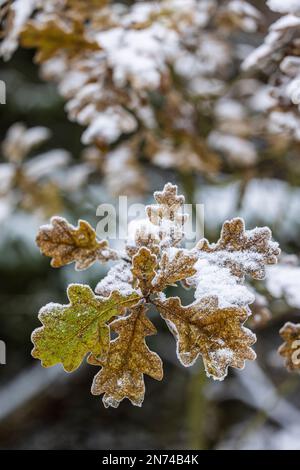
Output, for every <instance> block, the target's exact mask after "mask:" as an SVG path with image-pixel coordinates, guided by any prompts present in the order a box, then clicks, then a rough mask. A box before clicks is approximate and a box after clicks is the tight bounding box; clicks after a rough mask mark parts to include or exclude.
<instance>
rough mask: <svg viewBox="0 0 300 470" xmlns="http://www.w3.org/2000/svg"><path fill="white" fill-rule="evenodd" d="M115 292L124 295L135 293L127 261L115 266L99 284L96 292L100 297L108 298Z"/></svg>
mask: <svg viewBox="0 0 300 470" xmlns="http://www.w3.org/2000/svg"><path fill="white" fill-rule="evenodd" d="M114 290H117V291H118V292H120V293H121V294H122V295H129V294H132V293H133V292H134V288H133V275H132V272H131V269H130V265H129V264H128V263H127V262H126V261H120V262H119V263H118V264H116V265H114V266H113V267H112V268H111V269H110V270H109V271H108V273H107V275H106V276H105V277H104V278H103V279H102V280H101V281H100V282H98V284H97V286H96V289H95V292H96V294H98V295H102V296H104V297H108V296H109V295H110V294H111V292H113V291H114Z"/></svg>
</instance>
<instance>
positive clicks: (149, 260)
mask: <svg viewBox="0 0 300 470" xmlns="http://www.w3.org/2000/svg"><path fill="white" fill-rule="evenodd" d="M156 268H157V257H156V256H155V255H154V254H152V253H151V251H150V250H149V249H148V248H145V247H142V248H140V249H139V251H138V253H137V254H136V255H134V257H133V258H132V274H133V276H134V277H135V278H136V279H138V287H139V288H140V289H141V291H142V293H143V294H144V295H147V294H148V293H149V292H150V291H151V290H152V289H153V286H152V280H153V279H154V277H155V275H156V271H155V270H156Z"/></svg>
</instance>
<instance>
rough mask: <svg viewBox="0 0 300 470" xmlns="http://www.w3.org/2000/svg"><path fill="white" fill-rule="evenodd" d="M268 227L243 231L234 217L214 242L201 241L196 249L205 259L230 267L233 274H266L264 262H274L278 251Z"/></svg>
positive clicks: (261, 275)
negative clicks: (206, 256) (206, 255)
mask: <svg viewBox="0 0 300 470" xmlns="http://www.w3.org/2000/svg"><path fill="white" fill-rule="evenodd" d="M271 237H272V232H271V230H270V229H269V228H268V227H260V228H255V229H253V230H245V223H244V221H243V219H240V218H235V219H232V220H230V221H227V222H225V223H224V224H223V228H222V231H221V237H220V239H219V241H218V242H217V243H214V244H209V242H208V241H207V240H206V239H204V240H201V241H200V242H199V243H198V245H197V249H198V250H200V252H201V253H204V254H206V253H207V254H208V255H209V257H208V260H209V261H211V262H215V263H216V264H219V265H223V266H225V267H227V268H229V269H230V271H231V272H232V274H233V275H235V276H237V277H240V278H242V277H243V276H244V275H245V274H250V275H251V276H252V277H253V278H254V279H263V278H264V277H265V265H267V264H275V263H276V262H277V256H278V255H279V254H280V249H279V248H278V243H276V242H273V241H272V240H271Z"/></svg>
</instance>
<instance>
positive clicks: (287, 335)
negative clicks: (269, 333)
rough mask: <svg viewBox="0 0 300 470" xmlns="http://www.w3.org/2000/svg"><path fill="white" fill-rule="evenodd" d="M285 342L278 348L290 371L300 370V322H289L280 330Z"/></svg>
mask: <svg viewBox="0 0 300 470" xmlns="http://www.w3.org/2000/svg"><path fill="white" fill-rule="evenodd" d="M280 335H281V337H282V339H283V340H284V343H283V344H282V345H281V346H280V348H279V349H278V352H279V354H280V355H281V356H282V357H283V358H284V359H285V365H286V367H287V369H288V370H289V371H291V372H292V371H298V372H299V371H300V324H295V323H291V322H287V323H286V324H285V325H284V326H283V327H282V328H281V330H280Z"/></svg>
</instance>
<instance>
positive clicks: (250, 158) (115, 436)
mask: <svg viewBox="0 0 300 470" xmlns="http://www.w3.org/2000/svg"><path fill="white" fill-rule="evenodd" d="M2 3H4V2H2ZM113 3H116V2H113ZM123 3H127V4H129V7H128V8H131V7H132V5H134V4H136V3H139V2H123ZM153 3H154V2H153ZM158 3H159V2H158ZM194 3H196V4H201V3H203V2H201V1H198V2H197V1H196V2H194ZM232 3H234V2H216V4H217V8H218V9H219V10H220V9H221V7H222V5H221V4H223V6H224V5H225V4H226V5H229V4H232ZM235 3H240V4H243V3H244V2H235ZM249 4H250V5H251V6H253V7H257V8H258V11H259V12H260V16H259V17H258V18H256V19H255V15H254V13H253V11H252V10H251V11H250V13H251V14H249V12H248V13H247V9H246V10H245V9H242V10H238V11H239V14H238V16H234V15H236V13H235V11H236V10H234V9H232V8H231V10H230V9H228V11H229V13H228V11H227V10H226V11H225V10H224V11H222V12H221V13H222V15H221V14H220V17H219V21H220V22H219V26H220V25H221V26H222V27H223V28H224V31H225V32H224V33H222V34H223V35H221V37H220V36H218V37H217V38H214V34H215V33H216V30H218V28H217V25H216V24H211V23H209V25H208V26H205V28H204V27H203V28H204V29H205V34H206V35H207V36H206V37H205V38H204V40H203V43H204V44H208V41H211V43H209V44H210V45H209V47H208V51H205V54H204V55H202V56H201V59H200V58H199V57H198V58H199V61H200V62H201V66H202V68H203V69H204V72H203V69H201V68H200V69H197V67H196V69H195V71H194V72H193V77H189V80H190V81H193V83H194V85H193V87H191V86H189V87H187V86H186V83H185V82H184V81H183V82H180V81H179V82H178V81H176V80H177V79H176V77H175V78H174V77H173V76H172V77H173V78H172V81H170V82H169V83H168V84H166V85H165V88H164V87H162V86H161V84H160V86H159V87H158V91H157V90H155V91H153V90H150V91H149V94H150V95H151V100H152V101H151V106H153V108H155V110H156V114H155V119H156V124H155V129H154V130H153V128H151V126H150V125H149V126H148V128H147V129H146V130H145V128H146V127H147V126H146V125H145V126H144V127H143V126H142V130H141V128H138V129H137V130H135V132H134V136H133V137H132V139H137V138H140V136H141V134H142V132H144V134H143V139H144V141H145V142H146V143H147V144H148V146H150V147H149V148H148V147H147V151H145V148H144V147H141V146H139V147H137V146H136V140H134V141H131V140H129V139H127V140H126V139H124V138H123V137H122V135H121V136H119V137H118V140H117V141H116V142H103V140H104V138H103V139H102V140H101V142H99V141H97V142H96V144H97V145H95V142H89V144H93V146H91V145H89V146H88V147H87V146H86V145H84V143H82V142H81V136H82V132H83V131H84V126H82V125H80V123H78V122H71V121H70V120H69V119H68V115H67V112H66V110H65V102H66V97H65V96H61V95H64V94H63V93H61V92H60V93H59V91H58V87H57V85H56V84H55V83H52V82H51V81H45V80H44V79H43V77H42V76H41V69H40V66H39V65H37V64H36V63H35V61H34V55H35V54H34V51H33V50H32V49H29V50H28V49H23V48H20V49H18V50H17V51H16V52H15V53H14V55H13V57H12V58H11V60H9V61H8V62H4V61H0V79H1V80H3V81H5V83H6V86H7V98H6V104H5V105H0V118H1V121H0V136H1V141H2V144H3V146H2V153H0V221H1V224H0V253H1V256H0V340H2V341H4V342H5V344H6V364H5V365H0V448H1V449H211V448H213V449H300V398H299V397H300V380H299V375H297V374H292V373H289V372H288V371H287V370H286V369H285V367H284V361H283V359H282V358H281V357H280V356H279V355H278V353H277V348H278V346H279V345H280V344H282V339H281V338H280V335H279V330H280V328H281V327H282V326H283V324H284V323H285V322H286V321H293V322H295V323H297V322H299V318H300V268H299V261H298V260H299V258H298V257H299V254H300V159H299V140H298V136H297V132H299V129H300V126H299V122H300V118H299V109H298V107H297V103H296V105H295V104H291V102H290V101H289V102H287V97H286V96H285V97H284V96H283V93H284V92H286V87H287V85H288V84H287V83H286V79H285V78H282V76H281V75H280V74H281V73H282V74H283V73H284V72H283V71H282V70H283V68H282V67H281V69H280V61H281V64H282V61H283V59H284V58H285V57H286V56H287V55H289V56H290V55H291V54H292V52H291V47H290V45H291V41H292V40H294V38H295V36H296V37H297V34H298V36H299V29H298V33H296V32H295V31H294V30H293V31H292V34H291V31H289V32H288V34H289V41H290V42H289V43H288V42H287V39H286V38H285V39H284V40H282V41H283V42H282V44H283V45H282V47H283V48H284V51H285V52H284V53H282V55H281V56H280V57H276V58H274V57H272V60H271V63H268V64H267V66H266V68H264V67H262V68H259V70H256V71H255V73H254V75H253V74H252V75H251V76H250V72H249V71H244V72H242V73H241V72H240V67H241V63H242V62H243V60H244V59H245V58H246V57H247V56H249V54H250V53H251V52H252V51H253V50H255V48H256V47H257V46H258V45H259V44H261V43H263V40H264V37H265V36H266V34H267V32H268V28H269V26H270V25H271V24H272V23H273V22H274V21H276V20H277V19H278V18H279V13H287V12H284V11H283V12H278V11H273V12H272V11H270V10H269V9H268V7H267V5H265V2H254V1H253V2H249ZM0 6H1V5H0ZM231 6H232V5H231ZM174 8H175V10H176V7H174ZM228 8H229V6H228ZM240 8H241V7H240ZM232 11H233V13H232ZM241 11H242V13H241ZM225 13H226V14H225ZM226 15H227V16H226ZM230 15H231V16H230ZM247 15H248V16H247ZM249 17H250V18H252V20H253V18H254V19H255V21H257V27H256V29H255V28H254V26H251V25H250V23H249V21H250V20H249ZM221 18H223V19H222V21H221ZM237 18H238V19H239V21H240V23H239V24H238V28H237V30H235V29H234V28H233V25H235V26H236V24H237ZM245 18H246V19H247V18H248V19H247V21H248V22H247V21H246V20H245ZM229 19H230V21H231V22H230V21H229ZM189 21H190V20H189ZM253 21H254V20H253ZM243 22H244V23H243ZM225 25H227V27H226V28H225ZM228 25H229V26H228ZM249 25H250V26H249ZM194 27H195V28H196V27H198V28H199V26H197V25H195V26H194ZM200 29H201V28H200ZM287 30H288V27H287V29H286V30H285V32H286V31H287ZM182 31H184V28H183V30H182ZM182 31H179V32H178V34H179V35H180V34H184V33H183V32H182ZM201 34H202V33H201ZM218 34H219V32H218ZM282 34H283V33H282ZM196 37H197V36H196ZM299 37H300V36H299ZM194 39H195V38H194ZM213 40H214V41H215V42H216V43H215V44H214V46H213ZM279 40H281V38H279ZM217 41H219V42H221V43H222V44H223V45H225V43H226V44H227V43H228V44H230V48H231V50H233V49H234V51H235V52H234V53H229V52H228V54H233V55H230V58H229V60H228V63H223V64H213V63H212V59H211V55H215V51H216V49H214V47H217ZM298 41H299V39H298ZM228 44H227V46H226V47H229V46H228ZM297 44H298V49H297V51H296V52H294V53H295V55H297V57H298V58H299V56H300V52H299V42H298V43H297ZM193 47H194V46H193V44H191V43H188V47H187V51H188V52H186V55H183V57H181V65H182V67H183V69H184V68H185V69H187V68H189V66H188V62H187V64H185V65H184V64H183V62H184V59H185V58H186V57H187V56H188V54H192V53H193V54H195V55H197V51H196V52H195V50H194V49H193ZM287 47H289V52H286V49H287ZM271 52H272V51H271ZM271 52H270V53H269V54H270V55H271ZM138 53H139V52H136V54H137V55H138ZM199 54H200V53H199ZM221 55H222V53H221ZM44 65H45V64H44ZM224 69H225V70H224ZM279 70H280V73H279ZM175 72H176V71H175ZM175 72H174V70H173V72H172V73H174V75H175V76H176V73H175ZM299 75H300V73H299ZM287 76H288V78H290V75H288V74H287ZM196 79H197V80H198V81H197V87H196V85H195V83H196V81H195V80H196ZM180 80H181V81H182V76H181V78H180ZM201 80H202V81H201ZM216 80H217V81H218V83H216ZM221 82H222V83H221ZM224 84H225V86H223V85H224ZM122 86H123V88H124V90H125V91H126V87H127V86H128V85H122ZM130 86H131V87H132V88H133V90H135V88H134V85H132V84H131V85H130ZM130 86H129V88H130ZM208 86H210V87H211V88H213V90H214V91H213V92H212V91H211V90H210V91H208ZM118 87H119V89H120V88H121V89H122V87H121V85H120V84H119V85H118ZM181 87H183V89H184V91H182V88H181ZM174 90H176V94H174V96H173V95H172V100H173V101H172V106H173V107H172V106H171V104H170V103H169V102H168V98H167V103H164V102H161V101H160V100H161V99H162V98H161V96H160V95H162V96H163V97H164V98H166V97H171V94H172V93H173V92H174ZM187 90H188V93H187ZM203 90H204V91H203ZM60 91H61V90H60ZM125 91H124V92H125ZM144 92H145V90H143V93H144ZM155 93H156V95H155ZM146 94H147V93H146ZM154 95H155V96H154ZM143 96H144V95H143ZM147 96H148V95H147ZM118 99H119V100H120V102H122V100H123V99H124V97H123V96H122V97H121V96H119V95H118ZM145 99H146V98H145ZM147 99H148V98H147ZM113 100H116V96H115V95H114V97H113ZM176 100H177V101H176ZM270 101H271V102H270ZM183 103H185V105H186V108H187V109H186V110H185V112H182V114H181V115H180V116H179V111H178V109H179V108H180V110H181V111H183ZM140 105H141V104H140ZM164 105H165V106H167V105H169V106H170V107H169V108H168V107H167V109H166V110H165V114H167V116H165V114H164V113H163V112H162V111H161V106H162V107H163V106H164ZM157 109H159V111H157ZM170 110H171V114H170ZM172 110H173V112H174V114H172ZM274 113H277V114H275V117H274ZM280 113H282V114H281V115H280V116H278V115H279V114H280ZM284 113H286V114H285V115H284ZM292 113H294V115H293V119H294V121H293V123H292V124H290V125H289V123H290V121H291V119H292V118H291V114H292ZM191 114H192V115H193V129H192V131H191V130H190V127H189V126H190V121H191V119H192V118H191ZM195 115H196V119H195ZM178 116H179V117H178ZM270 116H271V117H272V116H273V118H274V119H273V121H272V123H271V124H270V123H267V120H268V119H269V118H270ZM282 116H285V117H283V118H282ZM173 117H174V120H176V119H177V120H178V121H180V122H181V124H178V122H177V125H176V126H175V125H174V126H173V128H172V129H170V128H169V127H168V126H167V125H166V122H167V119H169V120H170V119H171V120H172V119H173ZM280 117H281V121H280V119H279V118H280ZM296 118H297V119H298V118H299V122H298V121H297V123H296V124H295V119H296ZM124 119H125V118H124ZM282 119H283V120H284V121H285V126H283V125H282ZM75 120H76V119H75ZM275 121H276V125H277V127H276V126H275V124H274V123H275ZM279 121H280V122H281V124H279ZM16 123H23V124H22V125H21V124H17V125H16ZM186 123H187V124H188V125H186ZM12 126H13V127H12ZM41 126H42V127H44V128H47V129H49V131H45V129H44V130H42V129H41ZM36 127H38V128H39V129H38V130H35V134H34V133H32V135H28V133H27V134H26V132H27V131H26V128H27V129H32V128H36ZM149 129H152V131H151V130H149ZM187 129H188V130H187ZM149 135H150V137H151V136H152V137H151V138H152V140H153V139H154V141H155V140H157V141H159V145H161V148H157V146H156V145H154V144H155V142H154V143H153V142H152V141H151V139H150V137H149ZM157 136H159V137H157ZM195 136H197V137H195ZM102 137H103V136H102ZM130 138H131V137H130ZM196 138H197V139H198V140H197V145H196V144H195V139H196ZM122 139H123V140H122ZM159 139H160V140H159ZM174 141H176V143H175V144H176V145H175V144H174ZM28 142H29V143H28ZM30 142H31V144H32V145H31V144H30ZM124 142H125V144H126V145H127V143H128V142H129V143H128V145H130V146H131V147H130V151H132V152H133V149H134V152H135V161H134V163H133V162H132V161H131V160H130V162H128V161H126V158H125V160H124V158H122V157H121V156H120V158H119V160H118V158H115V153H114V152H116V151H117V149H118V148H119V147H118V145H121V147H120V148H121V150H122V149H124V145H125V144H124ZM161 142H162V144H161ZM166 142H167V144H168V146H167V145H166ZM170 142H171V144H170ZM191 142H192V144H193V145H194V144H195V146H194V147H193V145H192V144H191ZM37 143H39V146H38V147H37V145H36V144H37ZM33 144H34V145H33ZM26 145H27V148H26ZM170 148H171V149H170ZM167 149H168V150H167ZM148 153H149V154H151V155H155V158H152V157H151V158H149V156H148ZM170 154H171V155H172V154H173V157H170ZM174 155H175V157H174ZM199 155H200V156H199ZM25 157H26V164H25V163H24V164H23V163H22V164H21V163H20V161H21V159H25ZM170 158H174V159H175V158H176V162H175V161H173V160H172V161H171V162H170ZM7 161H9V163H7ZM179 162H180V163H179ZM11 163H13V164H15V165H16V174H15V176H14V180H13V182H11V181H12V180H11V175H10V171H11V168H10V167H8V165H10V164H11ZM22 165H23V166H22ZM25 165H26V167H25ZM137 165H138V167H137ZM24 174H26V175H27V176H28V175H30V177H28V179H26V178H25V177H24ZM20 175H21V176H20ZM49 175H50V176H49ZM168 181H170V182H172V183H176V184H178V186H179V191H180V193H183V194H185V196H186V202H189V203H195V202H197V203H199V204H204V210H205V237H206V238H208V239H209V240H210V241H216V240H217V239H218V236H219V233H220V228H221V226H222V223H223V222H224V220H226V219H228V218H230V217H236V216H242V217H243V218H244V219H245V222H246V227H247V228H248V229H251V228H254V227H256V226H263V225H268V226H269V227H270V228H271V229H272V231H273V237H274V239H275V240H276V241H278V242H279V243H280V246H281V249H282V251H283V253H284V254H283V256H282V259H281V264H280V265H278V266H277V267H274V268H273V267H272V268H269V269H268V272H267V278H266V280H265V281H263V282H260V283H256V284H252V289H254V290H255V291H256V293H257V300H256V302H255V304H254V305H253V309H252V310H253V312H254V315H253V317H252V318H251V319H250V320H249V322H250V327H251V328H252V330H253V331H255V333H256V334H257V343H256V345H255V351H256V353H257V356H258V358H257V361H255V362H254V363H250V362H247V363H246V367H245V369H244V370H243V371H235V370H232V369H231V370H230V373H229V376H228V377H227V378H226V380H225V381H224V382H213V381H212V380H210V379H207V378H206V376H205V374H204V371H203V367H202V363H201V360H198V361H197V364H196V365H194V366H193V367H192V368H189V369H185V368H184V367H182V366H181V365H180V364H179V362H178V360H177V358H176V352H175V343H174V339H173V337H172V336H171V335H170V334H169V332H168V330H167V328H166V327H165V326H164V324H163V323H162V322H161V321H160V320H159V318H157V316H155V314H154V313H153V317H152V318H153V321H154V323H155V324H156V325H157V326H158V327H159V329H160V334H159V335H158V336H157V337H151V338H149V339H148V340H147V342H148V344H149V346H151V345H152V347H153V348H154V350H155V351H156V352H158V353H159V354H160V356H161V357H162V359H163V362H164V371H165V377H164V380H163V381H162V382H156V381H154V380H151V379H149V378H148V377H146V378H145V381H146V396H145V402H144V404H143V407H142V408H136V407H133V406H132V405H131V404H130V403H129V402H128V401H127V400H125V401H124V402H122V403H121V404H120V406H119V408H118V409H105V408H104V407H103V405H102V401H101V398H99V397H93V396H92V395H91V394H90V386H91V382H92V378H93V375H94V368H93V367H92V366H89V365H86V364H83V365H82V366H81V367H80V368H79V370H77V371H76V372H74V373H72V374H66V373H64V372H63V370H62V368H61V367H59V366H57V367H54V368H51V369H43V368H42V367H41V366H40V364H39V362H38V361H36V360H34V359H32V358H31V355H30V351H31V349H32V344H31V341H30V335H31V332H32V331H33V329H34V328H36V327H38V326H39V321H38V318H37V314H38V311H39V309H40V308H41V307H42V306H43V305H45V304H46V303H48V302H50V301H53V302H61V303H66V288H67V286H68V284H69V283H70V282H80V283H88V284H89V285H91V286H92V287H95V286H96V284H97V282H98V281H99V280H100V279H101V278H102V277H103V276H104V275H105V272H106V271H105V270H106V267H104V266H100V267H99V266H98V265H97V266H93V268H91V269H89V270H88V271H84V272H79V273H78V272H75V271H74V269H73V266H72V265H71V266H67V267H65V268H62V269H60V270H55V269H53V268H51V267H50V264H49V260H48V259H45V258H44V257H43V256H42V255H40V253H39V250H38V248H37V247H36V245H35V236H36V233H37V230H38V227H39V226H40V225H41V224H42V223H45V222H46V221H48V220H49V217H50V216H51V215H54V214H56V215H64V216H66V217H67V218H68V220H69V221H70V222H71V223H74V224H76V223H77V220H78V218H83V219H85V220H87V221H88V222H90V223H91V224H92V225H93V226H94V227H95V226H96V224H97V222H98V221H99V220H98V218H97V217H96V208H97V206H98V205H99V204H101V203H104V202H111V203H117V196H118V194H129V198H130V199H129V200H130V201H132V202H142V203H149V202H150V201H151V200H152V194H153V191H154V190H157V189H160V188H162V187H163V185H164V184H165V183H166V182H168ZM9 182H10V183H9ZM179 289H181V290H180V293H179V292H177V294H178V295H179V294H180V296H181V297H182V298H183V299H184V301H186V302H188V301H190V302H191V301H192V300H193V298H192V293H190V292H188V291H185V290H184V289H182V288H181V287H178V288H177V290H179ZM168 294H170V295H171V294H172V289H170V291H169V292H168Z"/></svg>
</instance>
